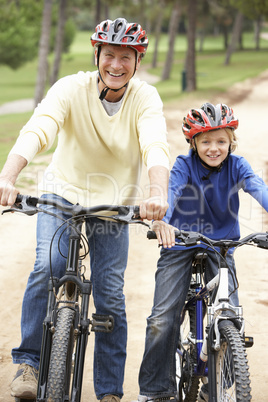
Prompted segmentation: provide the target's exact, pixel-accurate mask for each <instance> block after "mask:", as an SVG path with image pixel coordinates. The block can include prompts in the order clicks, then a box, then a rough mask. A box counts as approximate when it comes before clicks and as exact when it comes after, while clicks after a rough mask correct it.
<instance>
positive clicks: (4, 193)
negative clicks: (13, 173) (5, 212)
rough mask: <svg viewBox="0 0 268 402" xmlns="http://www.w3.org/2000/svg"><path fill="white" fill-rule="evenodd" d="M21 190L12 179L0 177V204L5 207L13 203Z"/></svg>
mask: <svg viewBox="0 0 268 402" xmlns="http://www.w3.org/2000/svg"><path fill="white" fill-rule="evenodd" d="M18 193H19V191H18V190H17V189H16V188H15V187H14V185H13V183H12V182H11V181H10V180H7V179H5V178H2V177H0V204H1V205H3V206H4V207H6V206H8V205H10V206H11V205H13V204H14V203H15V201H16V197H17V194H18Z"/></svg>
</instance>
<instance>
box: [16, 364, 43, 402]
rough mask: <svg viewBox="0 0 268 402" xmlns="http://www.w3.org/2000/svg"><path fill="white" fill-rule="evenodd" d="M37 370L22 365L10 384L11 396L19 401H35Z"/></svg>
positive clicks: (27, 365)
mask: <svg viewBox="0 0 268 402" xmlns="http://www.w3.org/2000/svg"><path fill="white" fill-rule="evenodd" d="M37 382H38V370H36V369H35V368H34V367H32V366H29V364H25V363H22V364H20V365H19V368H18V371H17V373H16V375H15V377H14V379H13V381H12V383H11V396H13V397H16V398H20V399H35V398H36V396H37Z"/></svg>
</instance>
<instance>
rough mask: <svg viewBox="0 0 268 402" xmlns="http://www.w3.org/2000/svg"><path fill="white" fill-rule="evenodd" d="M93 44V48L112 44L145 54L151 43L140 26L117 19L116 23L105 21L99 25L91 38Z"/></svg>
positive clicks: (123, 19)
mask: <svg viewBox="0 0 268 402" xmlns="http://www.w3.org/2000/svg"><path fill="white" fill-rule="evenodd" d="M91 43H92V46H95V45H103V44H110V45H121V46H127V47H132V48H133V49H135V50H136V51H137V52H139V53H142V54H145V53H146V50H147V47H148V43H149V42H148V38H147V35H146V32H145V31H144V30H143V29H142V27H141V26H140V25H139V24H137V23H128V22H127V20H125V18H117V19H116V20H115V21H111V20H105V21H102V22H101V23H100V24H99V25H97V26H96V29H95V32H94V34H93V35H92V36H91Z"/></svg>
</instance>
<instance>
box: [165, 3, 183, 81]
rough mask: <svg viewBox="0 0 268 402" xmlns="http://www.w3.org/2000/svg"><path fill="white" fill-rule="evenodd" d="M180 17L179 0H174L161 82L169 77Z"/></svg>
mask: <svg viewBox="0 0 268 402" xmlns="http://www.w3.org/2000/svg"><path fill="white" fill-rule="evenodd" d="M180 15H181V4H180V0H174V3H173V8H172V11H171V17H170V22H169V30H168V51H167V56H166V62H165V66H164V69H163V72H162V80H163V81H164V80H167V79H169V77H170V72H171V68H172V63H173V57H174V46H175V39H176V34H177V31H178V25H179V18H180Z"/></svg>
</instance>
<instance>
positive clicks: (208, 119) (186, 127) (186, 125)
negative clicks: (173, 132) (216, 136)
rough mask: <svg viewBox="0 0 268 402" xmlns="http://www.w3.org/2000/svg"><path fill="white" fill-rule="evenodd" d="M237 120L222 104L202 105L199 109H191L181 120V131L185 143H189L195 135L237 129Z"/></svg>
mask: <svg viewBox="0 0 268 402" xmlns="http://www.w3.org/2000/svg"><path fill="white" fill-rule="evenodd" d="M237 127H238V120H237V119H236V118H235V117H234V114H233V109H231V108H230V107H228V106H227V105H224V104H221V103H219V104H217V105H216V106H214V105H212V103H204V105H202V106H201V108H200V109H191V110H190V111H189V113H188V114H187V116H186V117H184V119H183V123H182V131H183V134H184V136H185V138H186V141H188V142H190V141H191V140H192V139H193V138H194V137H195V136H196V135H198V134H201V133H205V132H207V131H212V130H218V129H221V128H231V129H233V130H235V129H237Z"/></svg>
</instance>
